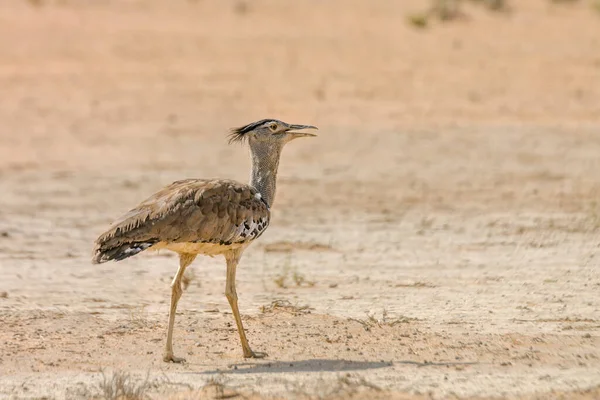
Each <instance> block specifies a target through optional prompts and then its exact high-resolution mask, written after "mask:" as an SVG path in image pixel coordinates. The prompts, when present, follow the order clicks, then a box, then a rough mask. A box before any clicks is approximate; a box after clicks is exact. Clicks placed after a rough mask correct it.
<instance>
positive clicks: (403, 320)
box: [348, 309, 417, 331]
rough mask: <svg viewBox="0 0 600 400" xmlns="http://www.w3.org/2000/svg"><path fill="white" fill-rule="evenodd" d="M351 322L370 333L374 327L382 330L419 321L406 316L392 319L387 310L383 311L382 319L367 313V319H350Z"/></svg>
mask: <svg viewBox="0 0 600 400" xmlns="http://www.w3.org/2000/svg"><path fill="white" fill-rule="evenodd" d="M348 320H349V321H355V322H358V323H359V324H361V325H362V326H363V328H364V329H365V331H370V330H371V329H372V328H374V327H376V326H377V327H379V328H381V327H382V326H395V325H398V324H407V323H409V322H412V321H417V319H416V318H410V317H405V316H400V317H396V318H390V317H389V316H388V313H387V310H386V309H383V312H382V314H381V319H377V318H376V317H375V315H374V314H372V313H367V318H366V319H358V318H348Z"/></svg>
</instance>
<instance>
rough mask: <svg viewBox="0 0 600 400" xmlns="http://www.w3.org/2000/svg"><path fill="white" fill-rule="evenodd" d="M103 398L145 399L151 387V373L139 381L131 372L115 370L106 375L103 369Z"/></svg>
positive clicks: (107, 399) (101, 387)
mask: <svg viewBox="0 0 600 400" xmlns="http://www.w3.org/2000/svg"><path fill="white" fill-rule="evenodd" d="M99 386H100V391H101V393H102V394H101V397H100V398H101V399H105V400H143V399H148V398H149V396H148V394H147V393H148V390H149V389H150V383H149V374H148V375H146V379H145V380H144V381H141V382H140V381H137V380H135V379H133V378H132V377H131V375H130V374H129V373H126V372H122V371H115V372H113V373H112V374H111V376H106V375H105V374H104V371H102V382H100V385H99Z"/></svg>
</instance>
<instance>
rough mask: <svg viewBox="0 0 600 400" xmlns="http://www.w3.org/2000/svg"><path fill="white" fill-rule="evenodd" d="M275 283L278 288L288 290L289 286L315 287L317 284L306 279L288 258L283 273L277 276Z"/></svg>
mask: <svg viewBox="0 0 600 400" xmlns="http://www.w3.org/2000/svg"><path fill="white" fill-rule="evenodd" d="M273 282H274V283H275V285H277V287H279V288H282V289H286V288H288V284H291V283H293V284H294V285H295V286H296V287H301V286H304V287H313V286H315V284H316V282H315V281H311V280H308V279H306V277H305V276H304V275H303V274H301V273H300V272H298V271H297V269H296V267H295V266H294V267H292V265H291V260H290V258H289V257H288V258H287V259H286V263H285V264H284V266H283V271H282V272H281V273H280V274H279V275H277V276H276V277H275V278H274V279H273Z"/></svg>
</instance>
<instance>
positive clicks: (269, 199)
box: [92, 119, 316, 362]
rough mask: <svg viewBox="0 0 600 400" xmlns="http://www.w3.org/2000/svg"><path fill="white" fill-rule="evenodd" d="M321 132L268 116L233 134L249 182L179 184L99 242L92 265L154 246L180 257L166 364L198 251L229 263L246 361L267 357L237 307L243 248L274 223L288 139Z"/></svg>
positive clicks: (130, 214)
mask: <svg viewBox="0 0 600 400" xmlns="http://www.w3.org/2000/svg"><path fill="white" fill-rule="evenodd" d="M310 128H313V129H316V128H315V127H314V126H310V125H290V124H286V123H285V122H282V121H278V120H274V119H264V120H260V121H257V122H253V123H251V124H248V125H245V126H243V127H240V128H236V129H233V130H232V131H231V135H230V142H244V141H246V142H247V143H248V144H249V146H250V150H251V156H252V171H251V178H250V184H249V185H246V184H242V183H239V182H235V181H232V180H225V179H186V180H181V181H176V182H173V183H172V184H170V185H168V186H167V187H165V188H164V189H162V190H160V191H158V192H157V193H155V194H154V195H152V196H150V197H149V198H147V199H146V200H144V201H143V202H141V203H140V204H139V205H138V206H137V207H135V208H133V209H132V210H130V211H129V212H128V213H126V214H125V215H123V216H122V217H121V218H119V219H118V220H117V221H115V222H114V223H113V224H112V226H111V227H110V228H109V229H108V230H107V231H106V232H104V233H103V234H101V235H100V236H99V237H98V239H97V240H96V242H95V246H94V251H93V257H92V262H93V263H103V262H107V261H111V260H112V261H121V260H124V259H126V258H128V257H132V256H134V255H136V254H139V253H140V252H142V251H144V250H147V249H168V250H172V251H175V252H177V253H178V254H179V260H180V263H179V270H178V271H177V274H176V275H175V278H174V279H173V282H172V284H171V288H172V293H171V308H170V312H169V327H168V331H167V342H166V349H165V355H164V360H165V361H173V362H182V361H184V360H183V359H181V358H177V357H175V356H174V355H173V346H172V334H173V325H174V321H175V312H176V308H177V303H178V301H179V298H180V297H181V294H182V292H183V290H182V288H181V278H182V276H183V272H184V271H185V269H186V268H187V266H189V265H190V264H191V263H192V261H193V260H194V259H195V258H196V255H198V254H204V255H209V256H215V255H223V256H224V257H225V260H226V262H227V282H226V287H225V295H226V296H227V299H228V300H229V303H230V305H231V308H232V311H233V314H234V317H235V321H236V324H237V327H238V332H239V334H240V340H241V343H242V348H243V351H244V357H261V356H264V354H263V353H255V352H253V351H252V350H251V349H250V346H249V345H248V341H247V339H246V335H245V332H244V328H243V325H242V320H241V317H240V315H239V310H238V306H237V294H236V289H235V272H236V267H237V264H238V262H239V260H240V258H241V255H242V253H243V251H244V250H245V249H246V247H247V246H248V245H250V243H252V241H254V240H255V239H257V238H258V237H260V236H261V235H262V234H263V233H264V231H265V230H266V229H267V227H268V226H269V222H270V207H271V206H272V204H273V200H274V197H275V188H276V177H277V170H278V167H279V158H280V156H281V150H282V149H283V146H284V145H285V144H286V143H288V142H289V141H291V140H293V139H295V138H298V137H306V136H314V135H312V134H309V133H303V132H297V131H298V130H303V129H310Z"/></svg>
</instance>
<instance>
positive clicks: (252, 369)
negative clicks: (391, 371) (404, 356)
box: [202, 359, 477, 375]
mask: <svg viewBox="0 0 600 400" xmlns="http://www.w3.org/2000/svg"><path fill="white" fill-rule="evenodd" d="M394 364H408V365H414V366H416V367H440V366H452V365H473V364H477V363H476V362H418V361H394V362H392V361H352V360H329V359H312V360H301V361H273V362H245V363H238V364H232V365H230V366H229V368H228V369H225V370H222V369H216V370H209V371H204V372H202V374H208V375H211V374H260V373H285V372H319V371H323V372H338V371H357V370H367V369H376V368H388V367H391V366H393V365H394Z"/></svg>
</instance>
